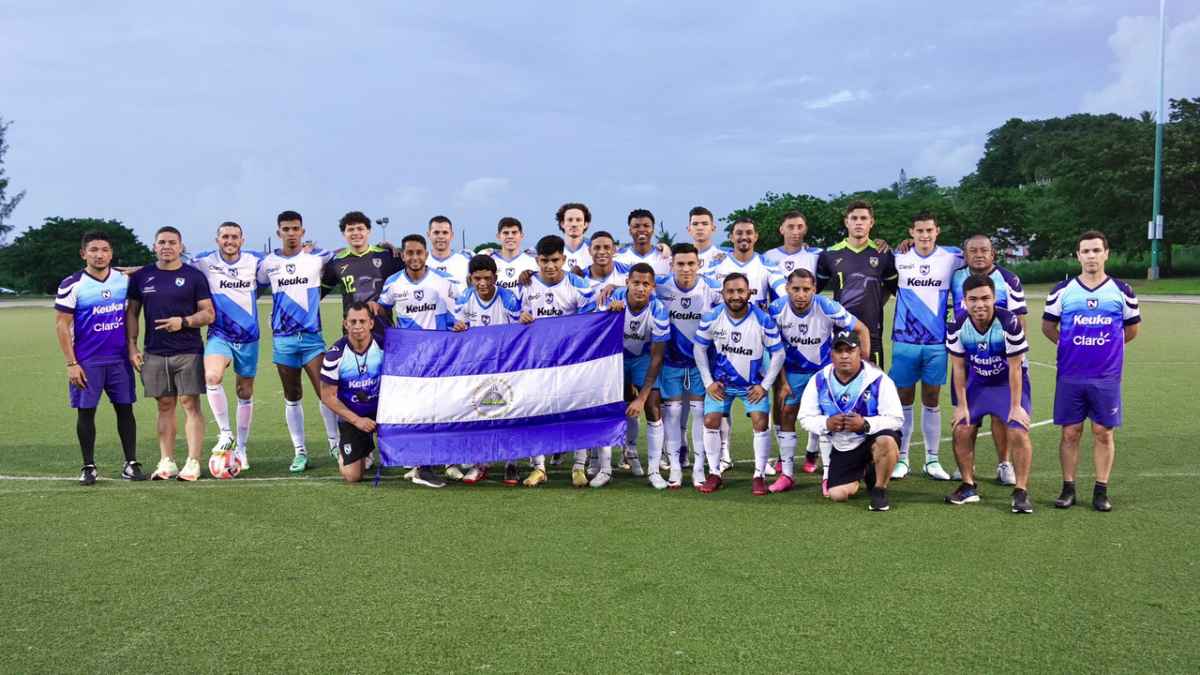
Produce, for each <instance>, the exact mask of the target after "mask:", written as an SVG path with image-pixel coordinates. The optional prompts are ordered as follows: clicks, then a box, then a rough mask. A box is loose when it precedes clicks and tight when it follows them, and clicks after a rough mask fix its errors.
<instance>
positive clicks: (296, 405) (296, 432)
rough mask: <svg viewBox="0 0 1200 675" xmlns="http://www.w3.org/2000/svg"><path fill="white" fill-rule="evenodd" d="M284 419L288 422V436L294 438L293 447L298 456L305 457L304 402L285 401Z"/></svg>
mask: <svg viewBox="0 0 1200 675" xmlns="http://www.w3.org/2000/svg"><path fill="white" fill-rule="evenodd" d="M283 418H284V419H285V420H287V429H288V435H290V436H291V437H292V447H293V448H295V450H296V454H297V455H303V454H304V453H305V449H304V405H303V402H302V401H289V400H287V399H286V398H285V399H283Z"/></svg>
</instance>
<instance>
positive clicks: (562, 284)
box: [521, 272, 596, 319]
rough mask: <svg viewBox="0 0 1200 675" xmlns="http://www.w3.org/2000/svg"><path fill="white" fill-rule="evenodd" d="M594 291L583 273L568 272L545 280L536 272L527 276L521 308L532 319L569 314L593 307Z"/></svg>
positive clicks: (583, 312) (584, 311) (585, 310)
mask: <svg viewBox="0 0 1200 675" xmlns="http://www.w3.org/2000/svg"><path fill="white" fill-rule="evenodd" d="M594 295H595V291H594V290H593V289H592V286H591V284H589V283H588V282H587V280H586V279H584V278H583V277H581V276H579V275H577V274H574V273H572V272H567V273H566V274H565V275H564V276H563V278H562V279H559V280H558V281H556V282H554V283H552V284H548V283H546V282H545V281H543V280H542V275H541V273H540V272H539V273H538V274H534V275H533V276H532V277H531V278H530V279H529V285H528V286H526V287H525V292H524V294H523V295H522V296H521V311H523V312H529V314H530V315H531V316H533V318H535V319H540V318H543V317H554V316H570V315H572V314H586V313H588V312H592V311H595V309H596V303H595V302H594V301H593V297H594Z"/></svg>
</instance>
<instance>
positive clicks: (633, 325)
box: [629, 319, 642, 333]
mask: <svg viewBox="0 0 1200 675" xmlns="http://www.w3.org/2000/svg"><path fill="white" fill-rule="evenodd" d="M641 327H642V320H641V319H638V320H636V321H630V322H629V332H631V333H636V332H637V331H638V329H639V328H641Z"/></svg>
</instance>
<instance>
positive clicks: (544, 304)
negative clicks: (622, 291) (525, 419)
mask: <svg viewBox="0 0 1200 675" xmlns="http://www.w3.org/2000/svg"><path fill="white" fill-rule="evenodd" d="M563 247H564V244H563V239H562V237H560V236H558V235H554V234H551V235H547V236H545V237H542V238H541V239H539V240H538V243H537V264H538V272H537V273H536V274H534V275H533V277H532V278H531V279H530V280H529V286H528V287H526V288H525V291H524V294H523V295H522V296H521V316H520V321H521V323H525V324H529V323H533V321H534V320H535V319H540V318H543V317H555V316H568V315H571V314H585V313H587V312H591V311H593V310H595V309H596V305H595V303H594V302H593V301H592V295H593V294H592V288H591V286H590V285H588V282H587V281H585V280H584V279H583V278H582V277H580V276H578V275H576V274H575V273H573V272H567V271H566V270H565V269H564V268H563V265H564V264H565V261H566V257H565V256H564V255H563ZM609 452H611V449H610V450H609ZM587 456H588V451H587V450H586V449H583V450H576V451H575V463H574V465H573V466H572V467H571V485H574V486H575V487H586V486H587V484H588V478H587V471H586V469H585V464H586V463H587ZM547 479H548V477H547V475H546V456H545V455H537V456H536V457H534V458H533V470H532V471H530V472H529V475H528V476H526V478H525V482H524V484H525V487H536V486H538V485H541V484H542V483H545V482H546V480H547Z"/></svg>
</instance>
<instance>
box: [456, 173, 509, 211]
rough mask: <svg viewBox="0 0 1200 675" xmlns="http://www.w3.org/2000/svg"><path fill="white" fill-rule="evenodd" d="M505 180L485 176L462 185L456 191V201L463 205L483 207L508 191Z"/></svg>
mask: <svg viewBox="0 0 1200 675" xmlns="http://www.w3.org/2000/svg"><path fill="white" fill-rule="evenodd" d="M508 186H509V180H508V179H507V178H494V177H490V176H485V177H483V178H475V179H473V180H469V181H467V182H466V183H464V184H463V186H462V187H461V188H459V190H458V200H459V201H460V202H462V203H464V204H472V205H477V206H484V205H487V204H490V203H491V202H492V200H494V199H495V198H496V197H498V196H500V195H501V194H503V193H505V192H507V191H508Z"/></svg>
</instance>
